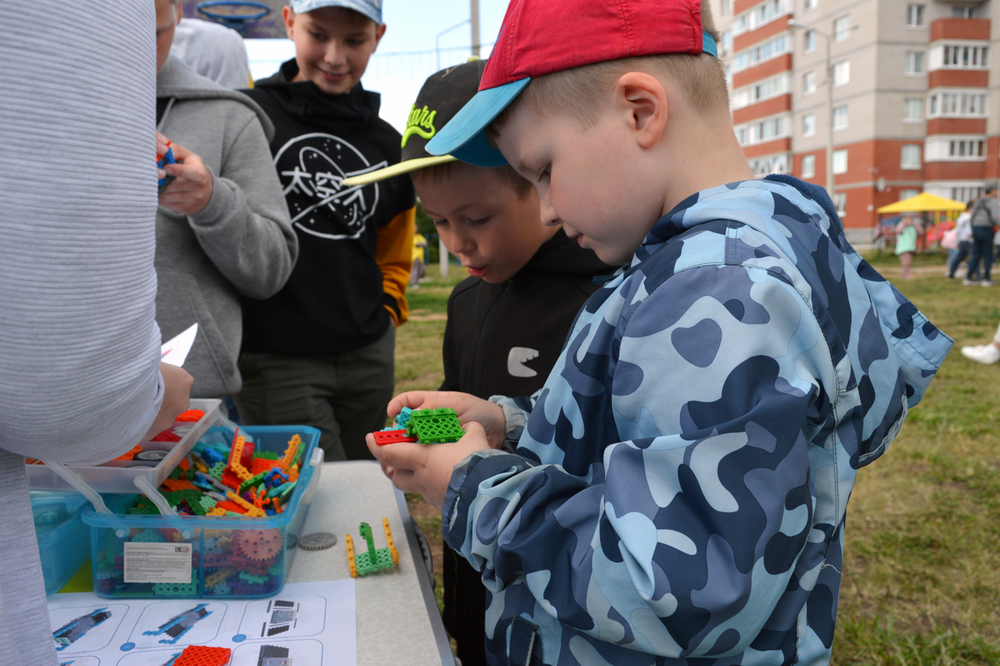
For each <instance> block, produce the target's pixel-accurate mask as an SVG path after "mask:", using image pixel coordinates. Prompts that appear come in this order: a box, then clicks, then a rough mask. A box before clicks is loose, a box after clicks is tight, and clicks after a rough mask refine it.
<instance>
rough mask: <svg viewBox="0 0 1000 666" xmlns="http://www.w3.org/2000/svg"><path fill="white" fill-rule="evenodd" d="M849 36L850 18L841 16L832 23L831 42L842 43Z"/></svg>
mask: <svg viewBox="0 0 1000 666" xmlns="http://www.w3.org/2000/svg"><path fill="white" fill-rule="evenodd" d="M850 36H851V17H850V16H841V17H840V18H838V19H836V20H834V22H833V41H835V42H842V41H844V40H845V39H847V38H848V37H850Z"/></svg>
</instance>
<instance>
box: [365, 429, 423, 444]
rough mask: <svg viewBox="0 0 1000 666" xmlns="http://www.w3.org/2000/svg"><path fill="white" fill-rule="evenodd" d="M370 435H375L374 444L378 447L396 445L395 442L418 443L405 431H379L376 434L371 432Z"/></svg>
mask: <svg viewBox="0 0 1000 666" xmlns="http://www.w3.org/2000/svg"><path fill="white" fill-rule="evenodd" d="M372 434H373V435H375V443H376V444H378V445H379V446H385V445H386V444H396V443H397V442H417V441H419V440H418V439H417V438H416V437H412V436H411V435H410V434H409V433H407V432H406V431H405V430H379V431H378V432H373V433H372Z"/></svg>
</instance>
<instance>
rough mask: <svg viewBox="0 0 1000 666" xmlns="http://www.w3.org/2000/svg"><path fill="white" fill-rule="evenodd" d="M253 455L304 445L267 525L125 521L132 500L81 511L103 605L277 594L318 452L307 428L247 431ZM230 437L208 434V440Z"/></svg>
mask: <svg viewBox="0 0 1000 666" xmlns="http://www.w3.org/2000/svg"><path fill="white" fill-rule="evenodd" d="M240 432H241V433H246V434H247V435H249V436H251V437H252V438H253V440H254V442H255V444H256V447H257V449H258V450H264V451H270V452H273V453H277V454H280V453H282V452H284V451H285V449H286V447H287V446H288V442H289V440H290V439H291V438H292V436H293V435H296V434H298V435H299V436H300V437H301V438H302V443H303V444H304V445H305V448H304V449H303V453H302V456H301V458H300V463H301V471H300V473H299V479H298V483H296V485H295V489H294V491H293V492H292V496H291V500H290V501H289V502H287V503H286V504H285V505H284V508H283V510H282V512H281V513H280V514H277V515H274V516H269V517H267V518H246V517H229V516H212V517H209V516H145V515H130V514H124V515H121V514H123V513H124V511H125V508H126V507H128V506H130V505H132V503H133V501H134V500H135V496H134V495H121V496H118V497H116V498H114V499H113V500H112V502H111V503H110V505H109V508H110V509H111V510H112V511H114V512H115V515H109V514H103V513H98V512H96V511H95V510H94V509H93V508H92V507H89V506H88V507H86V508H84V509H83V510H82V511H81V512H80V516H81V518H82V520H83V522H84V523H86V524H87V525H88V526H90V530H91V534H90V539H91V550H90V553H91V568H92V570H93V575H94V591H95V592H96V593H97V594H99V595H101V596H102V597H110V598H117V597H166V598H178V597H214V598H257V597H268V596H271V595H273V594H276V593H277V592H279V591H280V590H281V588H282V587H284V584H285V576H286V575H287V574H288V569H289V567H290V566H291V563H292V557H293V555H294V554H295V546H296V543H297V541H298V536H299V533H300V531H301V529H302V525H303V523H304V522H305V519H306V515H307V513H308V511H309V505H310V504H311V503H312V496H313V494H314V493H315V491H316V485H317V484H318V482H319V475H320V470H321V469H322V463H323V451H322V449H319V448H317V444H318V442H319V436H320V432H319V430H317V429H316V428H310V427H307V426H247V427H246V428H243V427H241V428H240ZM231 436H232V433H231V432H230V431H228V430H226V429H225V428H218V427H217V428H212V429H211V430H210V431H209V433H208V434H207V439H209V440H211V438H213V437H215V438H224V439H225V440H228V439H229V438H231Z"/></svg>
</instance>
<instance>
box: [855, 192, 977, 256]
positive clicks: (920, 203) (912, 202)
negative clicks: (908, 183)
mask: <svg viewBox="0 0 1000 666" xmlns="http://www.w3.org/2000/svg"><path fill="white" fill-rule="evenodd" d="M964 210H965V204H964V203H962V202H960V201H954V200H953V199H946V198H944V197H939V196H937V195H936V194H930V193H929V192H922V193H920V194H918V195H917V196H915V197H910V198H909V199H903V200H902V201H897V202H896V203H894V204H889V205H888V206H882V207H881V208H879V209H878V210H877V211H876V212H877V213H878V214H879V227H880V229H879V230H877V233H876V238H875V246H876V247H877V248H878V250H879V252H881V251H882V248H883V247H885V245H886V241H887V240H889V241H890V242H891V241H892V240H894V239H895V232H894V231H893V232H892V233H891V234H884V233H882V231H881V227H882V224H881V218H882V216H883V215H893V214H895V215H899V214H901V213H934V225H933V227H932V228H929V229H928V228H925V229H924V234H923V235H922V236H921V238H920V241H921V242H920V244H921V246H922V249H925V250H926V249H927V246H928V245H933V244H934V243H939V242H940V241H941V234H942V233H944V231H946V229H944V228H942V227H941V226H940V225H939V223H940V222H941V214H942V213H945V219H949V220H950V219H954V218H955V217H956V216H957V215H958V213H961V212H963V211H964ZM926 226H927V225H925V227H926ZM887 236H891V237H892V238H891V239H889V238H887ZM880 240H881V243H880V242H879V241H880Z"/></svg>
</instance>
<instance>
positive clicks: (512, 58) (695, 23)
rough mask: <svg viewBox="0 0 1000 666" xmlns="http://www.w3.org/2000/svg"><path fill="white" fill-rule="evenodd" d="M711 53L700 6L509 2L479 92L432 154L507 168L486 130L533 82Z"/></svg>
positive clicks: (591, 0)
mask: <svg viewBox="0 0 1000 666" xmlns="http://www.w3.org/2000/svg"><path fill="white" fill-rule="evenodd" d="M668 53H688V54H692V55H698V54H701V53H710V54H712V55H713V56H718V52H717V50H716V45H715V40H714V39H712V36H711V35H709V34H707V33H704V32H703V31H702V29H701V1H700V0H655V1H651V0H645V1H644V0H512V1H511V3H510V6H508V7H507V14H506V15H505V16H504V19H503V24H502V25H501V27H500V34H499V35H498V36H497V41H496V44H494V46H493V52H492V54H491V55H490V59H489V61H488V62H487V65H486V71H485V72H483V78H482V81H481V82H480V84H479V92H478V93H477V94H476V96H475V97H473V98H472V99H471V100H470V101H469V103H468V104H466V105H465V106H464V107H463V108H462V110H461V111H459V112H458V113H457V114H456V115H455V117H454V118H452V119H451V121H450V122H449V123H448V124H447V125H445V126H444V128H442V129H441V130H440V131H439V132H438V133H437V136H435V137H434V138H433V139H432V140H431V141H430V143H428V144H427V148H426V150H427V152H428V153H430V154H431V155H454V156H455V157H457V158H458V159H460V160H462V161H463V162H469V163H470V164H475V165H477V166H486V167H490V166H500V165H502V164H506V163H507V161H506V160H505V159H504V157H503V155H502V154H500V151H498V150H496V149H494V148H491V147H490V145H489V142H488V141H487V140H486V134H485V132H484V130H485V129H486V126H487V125H489V124H490V123H491V122H492V121H493V119H494V118H496V117H497V115H499V114H500V112H501V111H503V110H504V109H505V108H506V107H507V105H508V104H510V103H511V102H512V101H514V98H515V97H517V96H518V94H520V92H521V91H522V90H524V87H525V86H526V85H528V82H529V81H531V79H532V78H533V77H536V76H543V75H545V74H551V73H553V72H560V71H562V70H564V69H572V68H574V67H582V66H583V65H592V64H594V63H598V62H604V61H606V60H618V59H619V58H630V57H634V56H647V55H664V54H668Z"/></svg>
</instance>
